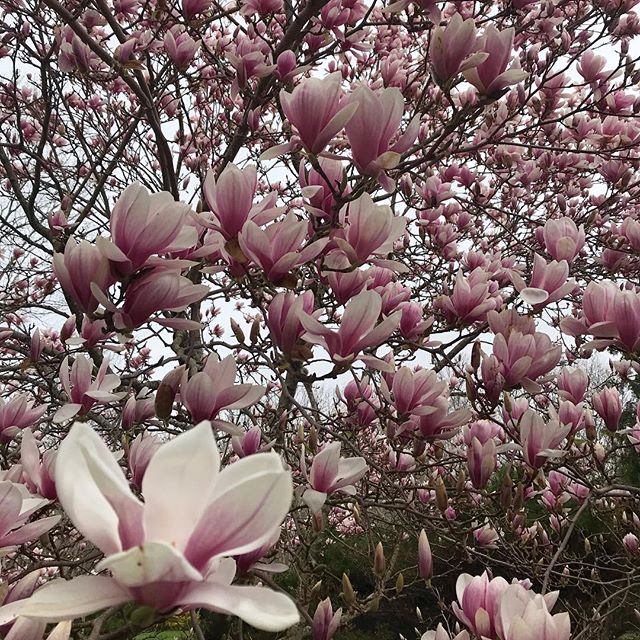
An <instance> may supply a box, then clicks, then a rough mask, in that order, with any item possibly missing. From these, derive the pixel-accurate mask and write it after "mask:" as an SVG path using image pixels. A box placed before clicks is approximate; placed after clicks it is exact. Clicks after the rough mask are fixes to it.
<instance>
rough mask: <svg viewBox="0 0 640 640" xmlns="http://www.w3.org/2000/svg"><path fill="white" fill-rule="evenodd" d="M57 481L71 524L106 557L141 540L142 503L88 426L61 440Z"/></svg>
mask: <svg viewBox="0 0 640 640" xmlns="http://www.w3.org/2000/svg"><path fill="white" fill-rule="evenodd" d="M55 481H56V490H57V492H58V498H59V500H60V504H61V505H62V507H63V508H64V510H65V511H66V513H67V515H68V516H69V518H70V519H71V521H72V522H73V524H74V525H75V526H76V528H77V529H78V531H80V533H82V535H84V536H85V538H87V539H89V540H91V542H93V543H94V544H95V545H96V546H97V547H98V548H100V549H101V550H102V551H103V552H104V553H106V554H110V553H116V552H118V551H121V550H122V545H123V543H124V544H125V545H126V544H138V543H139V541H140V540H141V539H142V504H141V503H140V501H139V500H138V499H137V498H136V497H135V496H134V495H133V494H132V493H131V489H130V488H129V483H128V482H127V480H126V478H125V477H124V474H123V472H122V469H121V468H120V467H119V466H118V463H117V462H116V461H115V459H114V457H113V454H112V453H111V451H109V449H108V448H107V445H106V444H105V443H104V442H103V441H102V439H101V438H100V436H98V434H97V433H96V432H95V431H94V430H93V429H92V428H91V427H90V426H89V425H87V424H85V423H81V422H76V423H75V424H74V425H73V426H72V427H71V431H69V435H68V436H67V437H66V438H65V439H64V440H63V441H62V444H61V445H60V449H59V450H58V456H57V458H56V468H55Z"/></svg>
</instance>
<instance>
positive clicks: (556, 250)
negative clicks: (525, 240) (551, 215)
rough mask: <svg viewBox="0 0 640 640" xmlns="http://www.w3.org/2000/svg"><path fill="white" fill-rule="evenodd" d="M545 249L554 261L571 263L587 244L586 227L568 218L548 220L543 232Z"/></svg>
mask: <svg viewBox="0 0 640 640" xmlns="http://www.w3.org/2000/svg"><path fill="white" fill-rule="evenodd" d="M542 238H543V242H544V247H545V249H546V250H547V252H548V253H549V255H550V256H551V257H552V258H553V259H554V260H566V261H567V262H571V261H572V260H573V259H574V258H575V257H576V256H577V255H578V254H579V253H580V251H582V247H584V244H585V233H584V226H583V225H580V228H579V229H578V227H577V226H576V223H575V222H574V221H573V220H572V219H571V218H567V217H563V218H559V219H558V220H547V222H546V223H545V225H544V227H543V230H542Z"/></svg>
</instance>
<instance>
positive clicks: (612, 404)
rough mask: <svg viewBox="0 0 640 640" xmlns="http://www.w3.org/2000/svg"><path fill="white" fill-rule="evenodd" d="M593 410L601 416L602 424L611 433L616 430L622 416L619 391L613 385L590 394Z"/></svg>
mask: <svg viewBox="0 0 640 640" xmlns="http://www.w3.org/2000/svg"><path fill="white" fill-rule="evenodd" d="M591 404H592V405H593V408H594V410H595V412H596V413H597V414H598V415H599V416H600V417H601V418H602V420H603V422H604V426H605V427H606V428H607V430H608V431H609V432H611V433H614V432H615V431H617V430H618V426H619V425H620V418H621V417H622V401H621V399H620V393H619V392H618V390H617V389H615V388H613V387H604V388H603V389H602V390H600V391H598V392H597V393H594V394H593V395H592V396H591Z"/></svg>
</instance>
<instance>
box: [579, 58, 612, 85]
mask: <svg viewBox="0 0 640 640" xmlns="http://www.w3.org/2000/svg"><path fill="white" fill-rule="evenodd" d="M606 64H607V59H606V58H605V57H604V56H599V55H597V54H596V53H594V52H593V51H585V52H584V53H583V54H582V55H581V56H580V61H579V62H578V65H577V67H576V70H577V72H578V73H579V74H580V75H581V76H582V77H583V78H584V79H585V80H586V81H587V82H597V81H598V80H604V79H605V78H606V77H607V75H609V73H611V72H610V71H605V69H604V67H605V65H606Z"/></svg>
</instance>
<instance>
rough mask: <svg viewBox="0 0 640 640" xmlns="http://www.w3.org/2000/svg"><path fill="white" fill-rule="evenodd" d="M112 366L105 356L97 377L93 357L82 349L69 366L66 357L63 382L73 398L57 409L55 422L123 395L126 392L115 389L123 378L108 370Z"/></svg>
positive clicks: (62, 369) (62, 372) (61, 368)
mask: <svg viewBox="0 0 640 640" xmlns="http://www.w3.org/2000/svg"><path fill="white" fill-rule="evenodd" d="M108 367H109V362H108V360H103V361H102V364H101V365H100V368H99V369H98V372H97V373H96V377H95V380H94V378H93V360H91V358H89V357H88V356H86V355H84V354H82V353H79V354H77V355H76V356H75V359H74V361H73V364H72V365H71V367H69V356H66V357H65V359H64V360H63V361H62V364H61V365H60V382H61V383H62V388H63V389H64V391H65V393H66V394H67V397H68V398H69V402H68V403H67V404H65V405H64V406H62V407H60V409H58V411H56V414H55V415H54V416H53V420H54V422H64V421H65V420H69V419H70V418H73V416H75V415H77V414H78V413H79V414H80V415H84V414H86V413H87V411H89V410H90V409H91V407H93V405H94V404H96V403H98V404H102V403H108V402H112V401H114V400H119V399H120V398H121V397H122V395H123V394H122V393H114V391H115V389H117V388H118V387H119V386H120V378H119V377H118V376H117V375H116V374H115V373H107V370H108Z"/></svg>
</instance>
